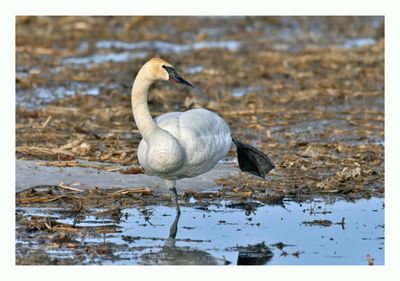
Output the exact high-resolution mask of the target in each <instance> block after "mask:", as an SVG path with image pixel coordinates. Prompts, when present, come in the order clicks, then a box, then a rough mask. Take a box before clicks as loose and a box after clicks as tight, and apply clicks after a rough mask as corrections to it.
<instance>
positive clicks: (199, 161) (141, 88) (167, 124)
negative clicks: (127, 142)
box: [132, 58, 274, 213]
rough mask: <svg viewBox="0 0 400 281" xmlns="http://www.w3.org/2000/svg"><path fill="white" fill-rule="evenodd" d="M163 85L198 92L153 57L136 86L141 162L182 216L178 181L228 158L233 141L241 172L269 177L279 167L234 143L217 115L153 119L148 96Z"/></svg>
mask: <svg viewBox="0 0 400 281" xmlns="http://www.w3.org/2000/svg"><path fill="white" fill-rule="evenodd" d="M160 80H169V81H171V82H175V83H180V84H183V85H187V86H189V87H193V86H192V84H190V83H189V82H187V81H186V80H185V79H183V78H182V77H181V76H180V75H179V74H178V73H177V72H176V70H175V69H174V68H173V66H172V65H171V64H170V63H168V62H166V61H165V60H163V59H161V58H152V59H150V60H149V61H148V62H146V63H145V64H144V65H143V66H142V68H141V69H140V70H139V72H138V74H137V76H136V78H135V81H134V83H133V86H132V111H133V116H134V118H135V122H136V125H137V127H138V129H139V132H140V134H141V135H142V137H143V139H142V140H141V142H140V144H139V148H138V160H139V163H140V165H141V166H142V167H144V169H145V170H146V172H147V173H148V174H150V175H155V176H158V177H160V178H162V179H164V180H165V181H166V184H167V186H168V188H169V189H170V190H171V192H172V195H173V198H174V201H175V204H176V210H177V212H178V213H180V209H179V204H178V194H177V192H176V180H179V179H182V178H188V177H195V176H198V175H201V174H204V173H205V172H207V171H209V170H210V169H211V168H213V167H214V166H215V165H216V164H217V163H218V161H219V160H221V159H222V158H224V157H225V155H226V154H227V152H228V150H229V148H230V146H231V143H232V140H233V142H234V143H235V145H236V146H237V153H238V162H239V167H240V169H241V170H242V171H246V172H249V173H252V174H255V175H257V176H261V177H264V176H265V175H266V174H267V173H268V172H269V171H270V170H271V169H273V168H274V165H273V163H272V162H271V160H270V159H269V158H268V156H266V155H265V154H263V153H262V152H260V151H258V150H257V149H255V148H254V147H252V146H249V145H246V144H243V143H240V142H239V141H237V140H234V139H232V137H231V132H230V130H229V127H228V125H227V124H226V123H225V121H224V120H223V119H222V118H221V117H220V116H218V115H217V114H216V113H214V112H212V111H209V110H206V109H191V110H188V111H185V112H169V113H166V114H163V115H160V116H158V117H157V118H156V119H155V120H153V118H152V117H151V114H150V111H149V108H148V104H147V95H148V91H149V88H150V86H151V85H152V84H153V83H155V82H156V81H160Z"/></svg>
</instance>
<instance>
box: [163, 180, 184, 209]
mask: <svg viewBox="0 0 400 281" xmlns="http://www.w3.org/2000/svg"><path fill="white" fill-rule="evenodd" d="M166 184H167V187H168V188H169V190H170V191H171V193H172V199H173V200H174V202H175V208H176V213H177V214H180V213H181V209H180V208H179V203H178V193H177V192H176V180H166Z"/></svg>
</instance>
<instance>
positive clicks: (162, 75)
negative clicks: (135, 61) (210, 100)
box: [142, 58, 193, 88]
mask: <svg viewBox="0 0 400 281" xmlns="http://www.w3.org/2000/svg"><path fill="white" fill-rule="evenodd" d="M142 71H145V73H146V76H147V78H149V79H151V80H154V81H158V80H167V81H171V82H173V83H179V84H183V85H186V86H189V87H191V88H193V85H192V84H190V83H189V82H188V81H186V80H185V79H183V78H182V76H180V75H179V73H178V72H177V71H176V70H175V68H174V67H173V66H172V65H171V64H170V63H169V62H167V61H165V60H163V59H161V58H152V59H150V60H149V61H148V62H146V63H145V65H143V67H142Z"/></svg>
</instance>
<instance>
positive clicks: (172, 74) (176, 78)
mask: <svg viewBox="0 0 400 281" xmlns="http://www.w3.org/2000/svg"><path fill="white" fill-rule="evenodd" d="M162 67H163V68H164V69H165V70H166V71H167V72H168V75H169V81H171V82H175V83H179V84H183V85H186V86H189V87H190V88H193V85H192V84H190V83H189V82H188V81H186V80H185V79H183V78H182V76H180V75H179V74H178V72H176V70H175V69H173V68H172V67H170V66H166V65H163V66H162Z"/></svg>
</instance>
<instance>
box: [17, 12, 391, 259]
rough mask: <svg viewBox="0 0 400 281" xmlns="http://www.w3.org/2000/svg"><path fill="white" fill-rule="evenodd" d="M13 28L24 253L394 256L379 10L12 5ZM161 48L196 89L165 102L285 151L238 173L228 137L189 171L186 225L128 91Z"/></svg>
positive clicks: (166, 92)
mask: <svg viewBox="0 0 400 281" xmlns="http://www.w3.org/2000/svg"><path fill="white" fill-rule="evenodd" d="M16 32H17V36H16V52H17V53H16V105H17V108H16V157H17V159H18V160H17V162H16V170H17V177H16V185H17V200H16V221H17V229H16V257H17V258H16V263H17V264H92V263H101V264H174V263H192V264H245V263H249V264H384V259H383V256H384V233H383V232H384V220H383V217H384V200H383V196H384V71H383V69H384V68H383V66H384V43H383V18H382V17H17V25H16ZM157 55H159V56H162V57H164V58H165V59H167V60H168V61H170V62H171V63H172V64H173V65H174V66H175V67H176V68H177V69H178V70H179V72H180V73H181V74H182V75H183V76H184V77H185V78H186V79H187V80H188V81H190V82H192V83H193V84H194V85H195V89H194V90H193V91H189V90H188V89H186V88H182V87H179V86H176V85H170V84H167V83H159V84H157V85H155V86H154V87H153V88H152V93H151V94H150V99H149V104H150V109H151V110H152V114H153V116H157V115H159V114H162V113H164V112H168V111H183V110H187V109H190V108H196V107H205V108H208V109H211V110H213V111H215V112H217V113H218V114H220V115H221V116H222V117H223V118H224V119H225V120H226V121H227V123H228V124H229V126H230V127H231V130H232V133H233V135H234V136H235V137H236V138H238V139H239V140H242V141H244V142H247V143H249V144H251V145H253V146H256V147H258V148H259V149H261V150H262V151H265V152H266V153H267V154H268V155H269V156H270V158H271V159H272V160H273V162H274V163H275V165H276V169H275V170H273V171H272V172H271V173H270V174H268V175H267V177H266V179H260V178H256V177H253V176H248V175H245V174H241V173H239V171H238V169H237V160H236V158H235V151H234V148H233V147H232V149H231V151H230V152H229V154H228V156H227V158H226V159H225V160H224V161H222V162H221V163H220V165H219V166H218V168H217V169H215V170H214V171H212V176H207V175H206V176H204V177H199V178H198V179H193V181H191V180H190V179H187V180H185V181H184V182H182V183H180V186H179V184H178V189H179V191H180V195H181V197H182V198H181V200H182V204H183V206H184V207H183V212H182V215H181V216H180V218H179V223H178V224H177V228H176V231H177V232H176V235H175V236H176V237H175V239H174V238H173V237H169V236H171V235H170V234H171V233H170V228H171V226H174V224H173V222H174V220H175V213H174V209H173V208H172V207H171V203H170V200H169V198H168V194H167V193H166V190H165V189H164V188H163V184H162V182H159V181H157V180H156V179H152V178H151V177H147V176H146V175H143V170H142V169H141V168H140V167H139V166H138V163H137V156H136V149H137V145H138V142H139V141H140V135H139V133H138V131H137V128H136V126H135V123H134V121H133V117H132V113H131V107H130V88H131V85H132V82H133V79H134V76H135V74H136V73H137V71H138V69H139V68H140V66H141V65H142V64H143V63H144V62H145V61H146V60H147V59H149V58H151V57H153V56H157ZM46 173H47V175H48V176H46ZM96 173H97V174H96ZM96 175H98V177H96ZM102 177H103V178H102ZM153 180H154V181H153ZM96 181H97V182H96ZM135 190H136V191H138V192H135ZM96 192H97V193H98V194H97V193H96ZM115 192H117V193H115ZM118 192H119V193H118ZM93 193H94V195H95V196H94V195H93ZM113 193H115V194H113ZM77 194H78V195H77ZM110 194H111V197H110ZM93 196H94V197H96V196H97V197H96V199H95V200H94V199H93ZM110 198H113V200H110ZM96 200H97V201H96ZM96 202H97V203H96ZM121 202H122V203H121ZM343 218H344V219H343ZM177 221H178V220H176V222H177ZM172 232H174V231H172ZM172 236H174V235H172ZM168 237H169V239H168ZM368 255H369V256H368ZM183 256H184V257H185V258H184V259H179V258H178V257H183Z"/></svg>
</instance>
